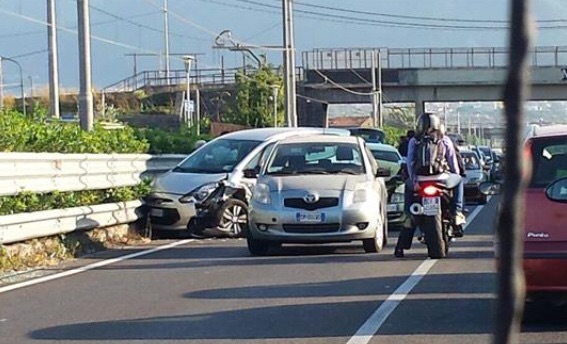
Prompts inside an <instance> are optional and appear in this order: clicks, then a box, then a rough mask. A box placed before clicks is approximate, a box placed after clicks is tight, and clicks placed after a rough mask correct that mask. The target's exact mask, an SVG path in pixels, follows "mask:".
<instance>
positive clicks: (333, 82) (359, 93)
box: [313, 69, 380, 96]
mask: <svg viewBox="0 0 567 344" xmlns="http://www.w3.org/2000/svg"><path fill="white" fill-rule="evenodd" d="M313 71H315V73H317V74H319V76H321V77H322V78H323V81H325V83H327V82H328V83H330V84H331V85H333V86H335V87H337V88H339V89H341V90H343V91H345V92H347V93H351V94H355V95H359V96H372V95H374V94H378V93H379V92H380V91H376V92H370V93H366V92H357V91H353V90H350V89H348V88H346V87H344V86H343V85H341V84H339V83H338V82H335V81H333V80H332V79H331V78H329V77H328V76H326V75H325V74H323V73H322V72H321V71H320V70H318V69H313Z"/></svg>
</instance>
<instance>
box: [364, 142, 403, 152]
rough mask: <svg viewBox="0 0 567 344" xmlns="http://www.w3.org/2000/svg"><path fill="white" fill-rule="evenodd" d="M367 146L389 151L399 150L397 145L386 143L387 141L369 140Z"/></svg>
mask: <svg viewBox="0 0 567 344" xmlns="http://www.w3.org/2000/svg"><path fill="white" fill-rule="evenodd" d="M366 146H368V148H370V150H372V149H373V148H374V149H379V150H383V151H387V152H396V153H397V152H398V150H397V149H396V147H394V146H392V145H389V144H385V143H373V142H367V143H366Z"/></svg>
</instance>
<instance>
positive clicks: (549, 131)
mask: <svg viewBox="0 0 567 344" xmlns="http://www.w3.org/2000/svg"><path fill="white" fill-rule="evenodd" d="M563 135H567V125H566V124H555V125H549V126H543V127H540V126H534V127H533V130H532V132H531V137H548V136H563Z"/></svg>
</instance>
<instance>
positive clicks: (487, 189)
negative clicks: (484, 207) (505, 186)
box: [479, 182, 502, 196]
mask: <svg viewBox="0 0 567 344" xmlns="http://www.w3.org/2000/svg"><path fill="white" fill-rule="evenodd" d="M479 189H480V193H481V194H483V195H487V196H492V195H499V194H500V193H501V192H502V184H500V183H494V182H484V183H481V184H480V186H479Z"/></svg>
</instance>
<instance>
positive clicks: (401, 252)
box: [394, 247, 404, 258]
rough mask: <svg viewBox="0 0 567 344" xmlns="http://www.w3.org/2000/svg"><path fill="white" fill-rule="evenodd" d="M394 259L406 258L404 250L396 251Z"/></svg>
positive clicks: (397, 249) (398, 249)
mask: <svg viewBox="0 0 567 344" xmlns="http://www.w3.org/2000/svg"><path fill="white" fill-rule="evenodd" d="M394 257H396V258H404V250H402V249H401V248H397V247H396V249H395V250H394Z"/></svg>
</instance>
